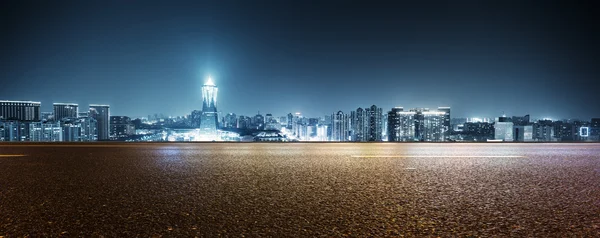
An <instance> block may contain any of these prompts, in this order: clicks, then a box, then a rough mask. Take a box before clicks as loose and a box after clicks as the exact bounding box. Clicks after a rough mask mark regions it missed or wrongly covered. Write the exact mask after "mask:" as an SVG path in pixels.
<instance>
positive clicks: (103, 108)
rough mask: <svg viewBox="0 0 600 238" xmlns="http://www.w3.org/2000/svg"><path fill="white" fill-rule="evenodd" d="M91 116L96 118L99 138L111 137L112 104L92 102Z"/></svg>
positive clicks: (106, 138) (107, 138)
mask: <svg viewBox="0 0 600 238" xmlns="http://www.w3.org/2000/svg"><path fill="white" fill-rule="evenodd" d="M90 117H92V118H94V120H95V121H96V122H97V124H98V126H97V129H98V140H109V139H110V106H109V105H100V104H90Z"/></svg>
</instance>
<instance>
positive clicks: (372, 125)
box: [367, 105, 383, 141]
mask: <svg viewBox="0 0 600 238" xmlns="http://www.w3.org/2000/svg"><path fill="white" fill-rule="evenodd" d="M382 114H383V112H382V110H381V108H380V107H377V106H375V105H372V106H371V107H370V108H368V109H367V115H368V117H369V119H368V121H369V124H368V125H369V131H368V132H367V141H381V135H382V130H383V121H382V117H383V115H382Z"/></svg>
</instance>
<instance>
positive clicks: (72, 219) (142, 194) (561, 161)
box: [0, 143, 600, 237]
mask: <svg viewBox="0 0 600 238" xmlns="http://www.w3.org/2000/svg"><path fill="white" fill-rule="evenodd" d="M15 154H23V155H25V156H22V157H6V156H4V157H1V156H0V236H6V237H22V236H27V235H28V236H32V237H38V236H85V237H89V236H106V237H131V236H145V237H147V236H154V237H160V236H167V237H171V236H184V237H188V236H202V237H207V236H208V237H210V236H219V235H220V236H250V237H256V236H275V237H286V236H289V237H299V236H301V237H304V236H311V237H313V236H327V237H331V236H336V237H339V236H353V237H355V236H358V237H365V236H407V237H415V236H417V237H424V236H425V237H427V236H431V237H437V236H441V237H470V236H472V237H490V236H498V237H508V236H516V237H600V215H599V214H600V144H420V143H419V144H384V143H332V144H312V143H297V144H292V143H290V144H274V143H252V144H244V143H237V144H233V143H212V144H210V143H204V144H200V143H198V144H179V143H177V144H100V143H98V144H50V145H48V144H45V145H31V144H0V155H15ZM356 155H371V156H372V155H388V156H400V155H410V156H423V157H369V158H357V157H352V156H356ZM437 156H449V157H437ZM461 156H470V157H461ZM478 156H479V157H478ZM481 156H524V157H481Z"/></svg>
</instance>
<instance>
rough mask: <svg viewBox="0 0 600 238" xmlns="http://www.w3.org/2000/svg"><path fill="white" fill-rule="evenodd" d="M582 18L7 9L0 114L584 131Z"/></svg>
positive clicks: (413, 7) (434, 11) (274, 7)
mask: <svg viewBox="0 0 600 238" xmlns="http://www.w3.org/2000/svg"><path fill="white" fill-rule="evenodd" d="M590 4H591V3H590V2H578V3H569V2H557V1H548V2H545V3H544V4H538V3H535V2H521V3H518V4H517V3H502V2H470V1H458V2H453V3H452V4H450V3H442V2H440V3H438V4H433V3H401V2H397V3H386V2H375V3H347V2H337V1H324V2H319V3H309V2H282V1H265V2H262V4H253V3H249V2H243V1H240V2H229V3H223V2H210V1H204V2H197V3H191V4H188V5H187V6H186V7H182V6H181V5H178V4H170V3H168V2H161V1H158V2H153V3H151V4H142V5H140V4H136V3H121V2H86V3H82V2H77V1H74V2H61V3H52V2H45V3H35V4H34V3H32V2H17V1H15V2H7V3H5V7H3V10H2V11H6V12H5V14H2V16H3V19H5V20H4V21H2V23H1V24H2V25H1V27H2V31H3V33H4V34H3V35H4V36H5V37H3V39H2V42H1V44H0V47H2V50H3V52H4V53H3V54H2V56H0V57H1V62H2V64H0V81H1V82H2V87H0V99H3V100H22V99H25V100H34V101H41V102H44V103H43V106H42V107H43V108H42V110H43V111H50V108H49V107H50V105H51V104H52V103H54V102H75V103H78V104H80V105H87V104H93V103H102V104H109V105H112V106H113V107H112V109H111V110H113V111H112V112H113V113H114V114H116V115H131V116H145V115H147V114H152V113H165V114H168V115H173V116H175V115H186V114H187V113H189V111H191V110H199V109H200V105H201V95H200V88H201V87H202V84H203V81H204V78H205V77H206V76H207V75H212V76H213V77H214V78H215V80H216V81H217V83H218V84H219V87H220V88H221V90H222V91H223V92H226V93H223V95H222V97H221V99H220V106H219V107H220V111H221V112H223V113H227V112H236V113H239V114H245V115H253V114H254V113H255V112H257V111H261V112H265V113H267V112H268V113H272V114H274V115H285V114H286V113H288V112H298V111H299V112H302V113H303V114H305V115H315V116H316V115H326V114H329V113H331V112H332V111H337V110H344V111H347V110H353V109H355V108H357V107H366V106H369V105H373V104H375V105H378V106H379V107H382V108H392V107H395V106H403V107H406V108H411V107H436V106H439V105H444V106H450V107H452V108H454V112H453V113H454V114H455V115H456V116H458V117H475V116H479V117H496V116H498V115H501V114H502V112H504V113H506V114H508V115H525V114H530V115H539V117H540V118H544V117H550V118H568V117H577V118H592V117H597V115H598V114H600V109H599V108H598V107H597V105H595V104H592V105H590V103H591V102H595V101H597V96H596V95H597V93H596V92H595V91H594V90H593V88H598V87H600V86H599V83H598V80H597V76H598V75H599V74H598V69H597V67H596V65H598V64H599V62H598V59H597V57H595V55H597V53H598V47H597V46H596V45H595V42H597V40H598V34H597V31H594V30H592V29H594V28H593V27H594V26H593V24H592V22H594V19H596V18H597V16H596V15H595V14H593V12H591V10H590V9H593V7H592V6H591V5H590Z"/></svg>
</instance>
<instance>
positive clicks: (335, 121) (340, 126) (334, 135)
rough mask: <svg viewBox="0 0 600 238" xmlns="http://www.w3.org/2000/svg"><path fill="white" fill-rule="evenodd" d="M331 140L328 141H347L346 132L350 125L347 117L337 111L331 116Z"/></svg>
mask: <svg viewBox="0 0 600 238" xmlns="http://www.w3.org/2000/svg"><path fill="white" fill-rule="evenodd" d="M331 120H332V122H331V138H330V141H349V136H348V131H349V126H350V123H349V121H348V115H347V114H345V113H344V112H342V111H338V112H336V113H334V114H333V115H331Z"/></svg>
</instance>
